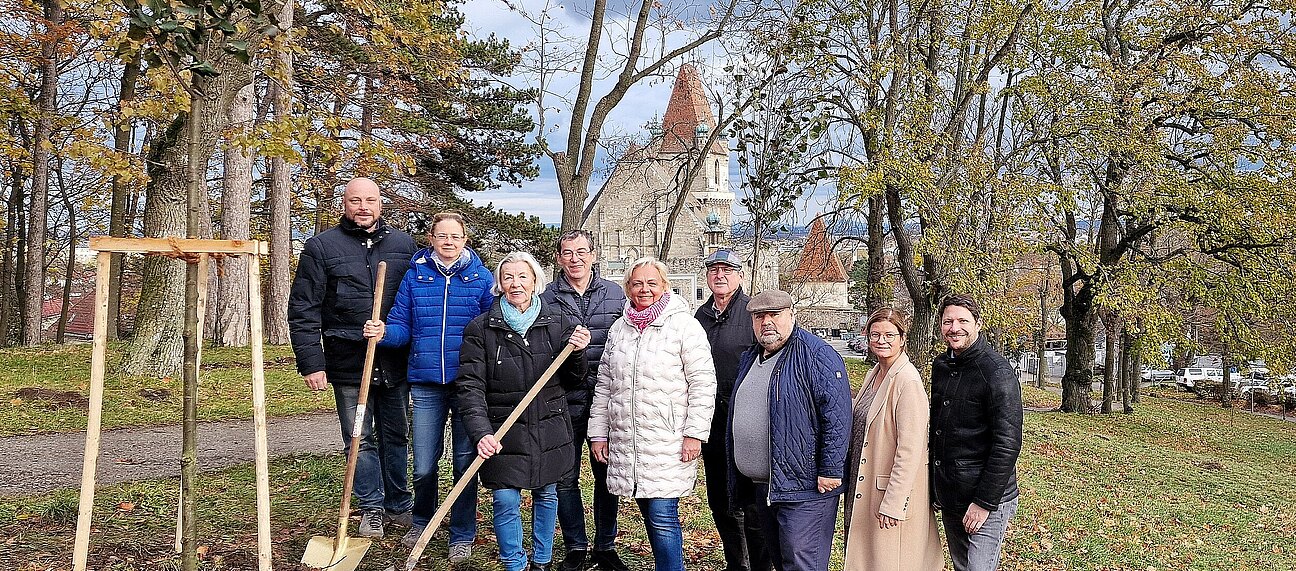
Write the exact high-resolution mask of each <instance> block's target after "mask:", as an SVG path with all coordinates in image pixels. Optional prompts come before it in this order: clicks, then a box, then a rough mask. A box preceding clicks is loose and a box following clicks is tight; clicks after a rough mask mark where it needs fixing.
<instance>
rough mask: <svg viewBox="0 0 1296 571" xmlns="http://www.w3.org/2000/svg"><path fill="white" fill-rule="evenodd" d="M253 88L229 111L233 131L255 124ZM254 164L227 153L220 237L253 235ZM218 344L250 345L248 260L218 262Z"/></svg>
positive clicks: (235, 150) (238, 152)
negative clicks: (253, 120) (253, 122)
mask: <svg viewBox="0 0 1296 571" xmlns="http://www.w3.org/2000/svg"><path fill="white" fill-rule="evenodd" d="M255 91H256V90H255V89H254V88H253V86H252V85H248V86H246V87H244V88H243V89H242V90H240V91H239V93H238V96H237V97H236V98H235V99H234V106H233V107H232V108H231V109H230V124H231V126H232V129H231V131H232V132H234V133H242V132H246V131H247V130H248V129H249V128H250V127H251V124H252V119H253V114H254V113H253V112H254V109H253V108H254V107H255V103H256V102H255V101H254V99H255V98H256V93H255ZM252 161H253V158H252V156H251V155H250V154H248V153H246V152H244V150H243V149H242V148H240V147H239V146H238V145H236V144H233V143H231V144H229V145H228V146H227V147H226V149H225V179H224V181H225V182H224V186H225V188H224V192H222V193H221V237H222V238H224V239H226V240H247V239H248V238H250V237H251V235H252V230H251V223H252ZM219 267H220V271H219V272H218V273H219V275H220V287H219V288H218V291H219V293H218V294H217V308H218V310H217V315H216V327H217V335H216V342H217V343H219V344H220V345H224V346H227V347H246V346H247V344H248V317H249V316H248V281H247V269H248V260H247V258H246V257H243V256H226V257H223V258H221V259H220V260H219Z"/></svg>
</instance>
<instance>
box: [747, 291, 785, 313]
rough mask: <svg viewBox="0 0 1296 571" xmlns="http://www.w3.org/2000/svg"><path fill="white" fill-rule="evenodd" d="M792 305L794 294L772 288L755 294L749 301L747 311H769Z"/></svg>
mask: <svg viewBox="0 0 1296 571" xmlns="http://www.w3.org/2000/svg"><path fill="white" fill-rule="evenodd" d="M790 307H792V296H791V295H789V294H788V292H785V291H781V290H777V289H771V290H765V291H763V292H760V293H758V294H756V295H753V296H752V298H751V300H750V301H748V302H747V311H748V312H750V313H765V312H769V311H781V310H784V309H788V308H790Z"/></svg>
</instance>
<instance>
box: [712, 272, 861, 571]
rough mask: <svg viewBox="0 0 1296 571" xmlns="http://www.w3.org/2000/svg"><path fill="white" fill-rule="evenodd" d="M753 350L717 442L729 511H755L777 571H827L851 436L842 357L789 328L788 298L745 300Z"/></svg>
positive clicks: (777, 294)
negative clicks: (725, 470) (751, 507)
mask: <svg viewBox="0 0 1296 571" xmlns="http://www.w3.org/2000/svg"><path fill="white" fill-rule="evenodd" d="M747 310H748V311H749V312H750V313H751V318H752V329H753V331H754V332H755V334H756V341H757V342H758V343H759V344H760V346H759V347H753V348H751V349H749V350H748V351H747V352H745V353H743V356H742V359H741V360H740V361H739V364H738V377H737V381H736V382H735V383H734V388H733V396H732V397H730V401H729V402H730V405H729V426H728V431H727V434H726V438H725V442H726V444H727V446H726V447H727V449H728V450H727V454H728V457H729V468H730V469H729V495H730V505H731V506H743V505H748V504H755V505H756V513H757V515H758V516H759V517H760V520H761V527H762V529H763V531H764V536H765V543H766V545H768V546H769V559H770V563H772V564H773V566H774V569H776V570H778V571H827V569H828V559H829V555H830V554H831V551H832V542H833V534H834V532H835V531H836V524H837V506H838V502H839V500H840V499H841V493H842V491H843V488H842V487H841V484H842V477H843V476H844V475H845V472H846V450H847V447H848V446H849V445H850V436H851V395H850V385H849V383H848V381H847V379H846V364H845V363H844V362H843V361H842V358H841V355H839V354H837V351H835V350H834V349H833V348H832V347H831V346H829V345H828V344H827V343H825V342H824V341H823V340H822V339H819V338H818V337H816V336H815V335H814V334H812V333H810V332H809V331H806V330H805V329H803V328H801V327H798V326H796V323H795V322H794V321H793V314H792V296H790V295H788V294H787V293H784V292H781V291H778V290H772V291H763V292H761V293H758V294H756V295H755V296H752V298H751V300H750V301H748V302H747Z"/></svg>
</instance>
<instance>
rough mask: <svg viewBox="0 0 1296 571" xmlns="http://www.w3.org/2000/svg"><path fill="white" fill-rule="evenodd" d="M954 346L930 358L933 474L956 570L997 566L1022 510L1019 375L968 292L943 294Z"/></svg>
mask: <svg viewBox="0 0 1296 571" xmlns="http://www.w3.org/2000/svg"><path fill="white" fill-rule="evenodd" d="M940 316H941V321H940V324H941V336H942V338H944V340H945V343H946V344H947V345H948V346H949V350H948V351H946V352H945V353H944V354H943V355H941V356H939V357H937V358H936V360H935V361H934V362H933V363H932V399H931V409H932V412H931V424H930V447H931V459H930V461H931V464H930V467H931V477H932V493H933V495H934V498H935V502H936V504H937V507H938V508H939V509H940V510H941V515H942V519H943V521H944V524H945V538H946V541H947V542H948V543H949V550H950V558H951V559H952V560H953V562H954V569H956V570H957V571H964V570H969V571H990V570H993V569H995V568H997V567H998V566H999V552H1000V546H1001V544H1002V543H1003V537H1004V530H1005V529H1007V525H1008V520H1009V519H1011V518H1012V516H1013V514H1014V513H1016V512H1017V456H1018V455H1019V454H1020V453H1021V445H1022V399H1021V386H1020V385H1019V384H1018V382H1017V375H1016V373H1015V371H1014V370H1013V368H1012V365H1011V364H1009V363H1008V360H1007V359H1004V358H1003V356H1002V355H1000V354H999V353H997V352H995V350H994V349H993V348H991V347H990V344H989V343H988V342H987V341H986V340H985V338H984V337H982V336H981V335H980V331H981V308H980V306H978V305H977V303H976V301H975V300H973V299H972V298H971V297H969V296H966V295H957V294H956V295H951V296H949V297H947V298H945V300H944V301H942V302H941V306H940Z"/></svg>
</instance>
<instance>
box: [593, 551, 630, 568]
mask: <svg viewBox="0 0 1296 571" xmlns="http://www.w3.org/2000/svg"><path fill="white" fill-rule="evenodd" d="M590 561H591V562H593V563H594V568H595V569H599V570H600V571H630V567H628V566H626V564H625V562H624V561H621V556H620V555H617V552H616V550H615V549H609V550H607V551H603V550H599V549H595V550H594V551H593V555H592V556H591V557H590Z"/></svg>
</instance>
